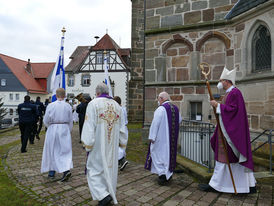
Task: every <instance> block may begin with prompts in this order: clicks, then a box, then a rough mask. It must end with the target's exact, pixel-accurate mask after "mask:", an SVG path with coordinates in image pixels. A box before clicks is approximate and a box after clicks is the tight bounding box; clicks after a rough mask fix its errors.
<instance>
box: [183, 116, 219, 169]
mask: <svg viewBox="0 0 274 206" xmlns="http://www.w3.org/2000/svg"><path fill="white" fill-rule="evenodd" d="M214 129H215V125H213V124H211V123H206V122H201V121H192V120H183V121H182V124H181V126H180V134H179V142H178V144H179V145H180V150H179V151H178V152H179V153H180V154H181V155H182V156H184V157H185V158H187V159H190V160H192V161H194V162H196V163H198V164H201V165H203V166H205V167H207V168H208V172H210V171H211V169H213V167H214V165H215V161H214V153H213V151H212V149H211V146H210V137H211V136H212V134H213V132H214Z"/></svg>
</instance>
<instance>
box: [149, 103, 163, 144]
mask: <svg viewBox="0 0 274 206" xmlns="http://www.w3.org/2000/svg"><path fill="white" fill-rule="evenodd" d="M164 112H165V108H164V107H158V108H157V109H156V111H155V112H154V116H153V120H152V123H151V126H150V129H149V137H148V139H149V140H151V141H155V140H156V138H157V134H158V131H159V127H160V123H161V120H162V118H163V115H164Z"/></svg>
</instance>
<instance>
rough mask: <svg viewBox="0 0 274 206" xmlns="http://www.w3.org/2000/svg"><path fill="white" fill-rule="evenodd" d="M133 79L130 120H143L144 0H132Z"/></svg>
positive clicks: (130, 85)
mask: <svg viewBox="0 0 274 206" xmlns="http://www.w3.org/2000/svg"><path fill="white" fill-rule="evenodd" d="M131 29H132V30H131V49H132V51H131V68H132V72H131V80H130V82H129V112H128V120H129V121H130V122H142V121H143V85H144V84H143V59H144V58H143V57H144V1H143V0H132V28H131Z"/></svg>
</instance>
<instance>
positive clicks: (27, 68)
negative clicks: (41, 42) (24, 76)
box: [25, 59, 33, 76]
mask: <svg viewBox="0 0 274 206" xmlns="http://www.w3.org/2000/svg"><path fill="white" fill-rule="evenodd" d="M25 69H26V71H27V72H28V73H29V74H31V75H32V76H33V73H32V68H31V63H30V59H28V63H27V65H26V66H25Z"/></svg>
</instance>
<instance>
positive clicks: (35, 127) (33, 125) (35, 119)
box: [29, 99, 38, 144]
mask: <svg viewBox="0 0 274 206" xmlns="http://www.w3.org/2000/svg"><path fill="white" fill-rule="evenodd" d="M30 103H31V104H33V105H34V106H35V109H36V112H35V113H34V114H32V115H33V119H34V121H33V122H32V128H31V135H30V138H29V142H30V144H34V139H35V134H36V131H37V121H38V105H36V104H35V102H34V101H33V100H32V99H31V100H30Z"/></svg>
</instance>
